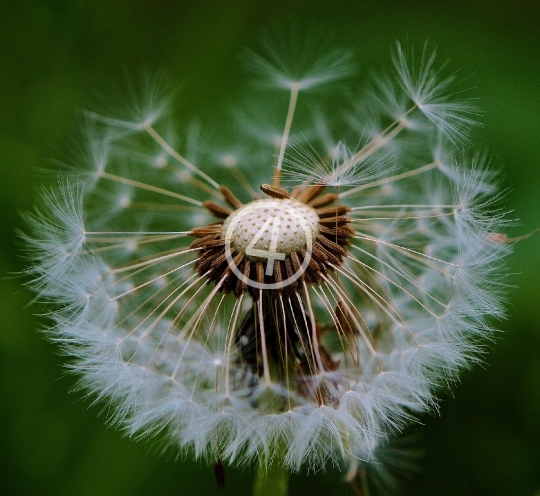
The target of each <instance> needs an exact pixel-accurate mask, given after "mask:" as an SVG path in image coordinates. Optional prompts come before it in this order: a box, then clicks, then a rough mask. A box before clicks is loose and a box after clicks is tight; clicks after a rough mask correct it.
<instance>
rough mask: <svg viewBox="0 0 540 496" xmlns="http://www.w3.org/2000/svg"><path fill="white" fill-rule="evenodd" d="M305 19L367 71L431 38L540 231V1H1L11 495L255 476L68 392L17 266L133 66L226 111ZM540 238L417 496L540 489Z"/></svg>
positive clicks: (519, 261)
mask: <svg viewBox="0 0 540 496" xmlns="http://www.w3.org/2000/svg"><path fill="white" fill-rule="evenodd" d="M291 19H292V20H294V21H295V22H296V23H297V26H299V29H300V30H320V31H321V34H326V33H333V34H334V37H335V39H336V40H337V41H338V42H340V43H341V44H342V45H345V46H350V47H352V48H354V50H355V53H356V56H357V58H358V60H359V63H360V68H361V76H362V75H365V74H366V72H367V71H366V69H369V68H372V67H381V66H386V65H387V62H388V61H389V54H390V49H391V47H392V46H393V44H394V42H395V40H396V39H399V40H406V39H407V38H408V40H409V41H410V43H411V44H414V45H416V46H420V45H421V44H422V43H423V41H424V40H425V39H429V40H434V41H435V42H436V44H437V45H438V46H439V49H440V52H441V53H442V54H448V55H449V56H450V57H451V59H452V63H451V67H453V68H460V74H461V75H469V74H470V75H471V76H470V78H469V79H468V82H469V81H470V82H471V83H470V84H471V85H472V86H475V87H476V89H475V94H477V95H479V96H480V97H481V100H480V106H481V107H482V109H483V110H484V111H485V115H484V117H483V118H482V120H483V123H484V127H483V128H481V129H477V130H475V132H474V141H475V142H476V143H479V144H481V145H484V146H487V147H489V148H490V149H491V150H492V151H493V152H494V153H495V155H496V157H497V158H498V159H499V161H500V163H501V164H503V170H504V177H503V179H502V186H503V187H504V188H507V189H508V190H509V191H510V192H509V194H508V196H507V199H506V201H505V204H504V205H505V208H507V209H508V210H511V211H512V214H511V216H512V217H513V218H517V219H520V222H519V223H518V224H517V225H516V226H515V227H513V228H512V229H511V230H510V231H509V234H510V235H512V236H516V235H519V234H523V233H527V232H530V231H532V230H534V229H535V228H537V227H539V226H540V215H539V207H538V202H539V198H540V34H539V32H540V2H539V1H529V2H524V1H513V2H510V1H502V0H490V1H487V0H486V1H484V0H468V1H461V0H459V1H454V0H452V1H448V2H442V1H440V2H439V1H433V2H427V1H409V0H407V1H396V2H389V1H371V2H364V1H352V0H351V1H337V0H326V1H318V0H311V1H306V2H291V1H290V0H289V1H285V0H277V1H273V0H237V1H233V2H227V1H223V2H217V1H211V0H197V1H190V2H174V1H172V0H170V1H165V0H153V1H142V0H118V1H114V0H109V1H107V0H93V1H81V0H50V1H45V0H40V1H37V0H35V1H32V0H26V1H25V0H2V2H1V3H0V212H1V216H0V223H1V229H0V236H1V240H0V276H2V280H1V291H0V494H6V495H49V494H50V495H71V496H79V495H92V496H93V495H126V496H128V495H130V496H131V495H154V494H159V495H161V494H163V495H182V496H183V495H192V494H210V495H211V494H218V493H219V494H223V495H228V494H230V495H236V494H245V493H249V491H250V488H251V487H252V478H253V475H252V473H250V472H249V471H248V470H245V471H239V470H233V469H227V484H226V488H225V489H224V490H223V491H221V492H220V491H218V489H217V488H216V485H215V481H214V476H213V470H212V468H211V467H210V468H208V467H205V466H200V465H199V464H196V463H194V462H191V461H175V460H173V459H171V458H170V457H167V456H160V455H159V453H157V452H156V450H155V449H154V448H153V447H152V445H149V444H148V443H136V442H132V441H130V440H128V439H125V438H124V437H123V436H122V434H120V433H118V432H116V431H114V430H111V429H109V428H107V427H106V426H105V422H106V421H105V418H106V412H102V414H101V415H100V416H98V414H99V413H100V408H99V407H89V402H88V401H87V400H85V399H84V398H83V395H82V393H76V392H75V393H68V391H69V390H70V389H71V388H72V386H73V385H74V383H75V379H74V378H73V377H70V376H65V374H64V371H63V368H62V363H63V359H62V357H60V356H59V355H58V350H57V348H56V347H55V346H54V345H52V344H50V343H48V342H47V341H45V339H44V338H43V336H42V335H40V333H39V332H38V328H39V327H40V326H41V325H43V324H44V320H43V319H41V318H40V317H37V316H35V315H33V314H34V312H35V311H36V307H32V306H28V302H29V301H30V299H31V294H30V293H29V292H28V291H27V290H26V289H24V288H21V284H22V282H23V278H21V277H19V276H17V275H16V273H17V272H19V271H21V270H22V268H23V267H24V266H25V263H26V262H25V261H24V259H23V258H22V257H21V244H22V243H21V242H20V241H18V239H17V237H16V234H15V230H16V228H17V227H18V226H19V227H20V226H21V224H22V222H21V220H20V216H19V213H20V212H21V211H24V210H28V209H30V208H31V206H32V204H33V203H34V201H35V199H36V196H37V195H36V188H37V186H38V185H39V184H40V183H41V182H42V181H43V178H42V177H41V176H40V169H42V168H51V167H52V163H53V160H54V159H55V158H62V157H63V156H64V155H65V149H66V148H67V147H69V146H70V138H71V137H73V136H75V135H76V132H75V131H76V128H77V126H78V124H77V112H78V110H79V109H81V108H84V107H85V106H86V105H87V104H88V103H89V102H90V101H92V99H93V98H94V97H95V96H96V94H97V95H99V94H100V92H105V93H106V91H107V88H108V87H109V83H110V82H118V81H122V78H123V77H124V73H125V72H127V73H137V71H139V70H140V68H141V67H142V68H148V69H149V70H150V71H155V70H158V69H163V70H164V71H165V72H166V74H167V75H168V78H169V79H170V80H172V81H178V82H182V84H183V86H182V87H183V90H182V110H183V112H185V114H186V115H194V114H196V113H198V112H199V111H200V112H202V113H203V114H205V115H207V116H208V115H210V116H211V115H212V113H213V112H214V109H216V108H217V107H219V106H220V105H222V104H223V102H228V101H230V100H231V99H232V98H231V95H233V96H234V97H236V96H238V91H237V84H238V71H236V68H237V67H238V65H239V59H238V52H239V51H240V49H241V47H243V46H245V45H247V46H255V45H256V41H257V39H258V38H259V35H260V32H261V30H262V29H263V28H264V27H266V26H268V25H273V24H283V23H290V21H291ZM539 254H540V233H539V234H537V235H536V236H532V237H531V238H529V239H527V240H525V241H521V242H519V243H518V244H517V245H516V246H515V253H514V255H513V256H512V258H511V261H510V265H511V271H512V272H513V273H514V275H513V276H512V278H511V282H512V284H514V285H515V286H516V288H515V289H513V290H512V291H511V298H510V304H509V306H508V319H507V320H506V321H504V322H502V323H501V324H500V327H501V328H502V329H503V330H504V331H505V332H504V333H503V334H501V335H500V338H499V341H498V343H497V344H496V345H495V346H493V351H492V352H490V354H489V356H488V357H487V365H485V366H484V367H476V368H475V369H474V370H473V371H472V372H469V373H466V374H465V375H464V377H463V380H462V383H461V384H460V385H459V386H458V387H457V388H455V392H454V394H453V395H452V396H451V395H446V396H445V397H444V398H443V402H442V408H441V410H440V415H439V416H436V417H430V416H426V417H425V418H423V419H422V422H423V423H425V424H426V425H425V426H424V427H423V428H421V429H419V432H420V440H419V444H420V446H421V447H422V448H423V449H424V451H425V453H426V456H425V458H424V459H423V462H422V469H423V471H422V474H420V475H418V476H417V477H415V478H414V479H413V481H412V483H411V486H410V487H409V489H408V492H407V491H406V492H405V494H414V495H479V496H483V495H486V496H490V495H505V496H507V495H510V496H512V495H531V496H532V495H540V329H539V327H540V326H539V323H540V298H539V296H540V271H539V267H540V262H539V258H540V257H539ZM342 477H343V474H339V473H332V472H331V473H329V474H327V475H325V476H323V475H310V476H306V475H299V476H294V477H292V479H291V484H290V494H291V495H303V494H310V495H311V496H315V495H325V496H330V495H332V494H348V492H347V491H348V489H347V488H346V487H345V486H344V485H342V484H341V482H340V480H341V479H342Z"/></svg>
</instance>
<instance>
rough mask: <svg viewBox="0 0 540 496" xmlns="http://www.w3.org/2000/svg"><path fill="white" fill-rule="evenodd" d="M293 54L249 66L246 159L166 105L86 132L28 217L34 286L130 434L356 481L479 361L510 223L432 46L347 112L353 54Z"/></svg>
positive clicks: (106, 120)
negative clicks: (339, 87) (337, 86)
mask: <svg viewBox="0 0 540 496" xmlns="http://www.w3.org/2000/svg"><path fill="white" fill-rule="evenodd" d="M302 46H304V45H302ZM302 46H300V47H296V48H294V49H293V50H292V52H290V53H289V52H280V51H279V50H277V49H274V48H269V47H267V49H266V52H265V53H264V54H263V55H256V54H253V53H252V54H251V55H250V56H249V58H250V64H251V66H252V69H253V71H254V72H255V74H256V75H257V76H259V77H260V78H263V79H264V80H265V82H266V83H268V84H269V85H271V86H272V87H273V88H274V89H276V93H277V96H276V95H273V96H272V97H271V99H270V104H268V105H266V106H265V104H264V103H265V101H266V100H265V99H264V98H265V97H261V96H260V94H257V95H256V96H255V97H254V98H256V102H255V103H254V102H253V101H251V102H250V103H249V104H248V108H251V111H243V112H238V111H237V112H236V116H237V120H236V124H232V123H231V124H230V126H229V125H228V129H226V130H225V131H224V133H225V134H224V135H225V136H235V137H236V138H235V139H236V141H234V140H233V138H230V137H228V138H227V140H226V141H227V142H226V143H225V144H223V143H220V142H219V140H215V143H214V140H213V139H212V140H208V141H205V140H203V139H202V138H201V135H204V134H205V133H203V132H202V130H203V129H205V123H203V122H200V121H193V122H191V123H190V124H189V125H187V126H186V128H185V129H186V132H185V138H184V139H178V138H177V137H176V136H175V133H174V132H173V131H172V130H173V126H172V125H171V123H170V122H169V117H168V116H167V115H168V113H167V105H168V104H166V103H167V102H169V100H168V99H167V98H162V97H160V96H159V95H158V94H157V89H156V88H157V87H152V89H151V91H150V92H149V95H148V98H147V102H146V103H145V102H142V103H141V102H140V101H139V103H137V104H135V105H133V106H132V107H133V108H132V109H131V110H130V111H124V112H118V115H117V116H113V117H104V116H103V115H102V114H98V113H91V112H90V113H88V114H87V118H88V120H89V122H91V124H89V129H90V131H89V132H88V133H87V135H86V139H87V142H88V143H87V146H86V152H85V153H84V156H83V157H82V159H81V169H80V171H79V172H77V170H76V168H75V167H70V168H69V171H68V172H67V174H66V176H67V177H66V178H61V179H60V182H59V186H58V187H57V188H56V189H55V190H47V191H45V192H44V193H43V206H42V207H40V208H39V209H37V210H36V211H35V212H34V213H32V214H30V215H28V224H29V231H30V232H31V234H29V235H26V236H25V237H26V239H27V241H28V247H29V248H28V251H29V254H30V256H31V257H32V259H33V260H34V262H33V265H32V266H31V267H30V268H29V269H28V273H29V274H30V276H31V277H32V282H31V284H32V286H33V288H34V290H35V291H36V295H37V296H36V299H39V300H41V301H43V302H45V303H46V304H47V305H48V308H49V310H48V312H49V315H50V316H51V318H52V320H53V323H52V325H51V329H50V332H49V334H50V336H51V337H52V339H53V340H54V341H56V342H58V343H59V344H60V346H61V347H62V349H63V351H64V352H65V353H66V354H69V355H72V356H73V357H75V358H74V361H73V363H72V365H71V366H70V367H71V370H73V371H74V372H75V373H77V374H79V376H80V377H81V384H82V387H84V388H85V389H86V390H87V391H88V392H89V394H91V395H93V397H94V398H95V401H97V402H106V403H107V404H108V405H109V406H110V411H111V412H113V414H112V415H113V418H112V419H111V421H112V422H113V423H115V424H117V425H119V426H121V427H122V428H124V429H125V430H126V432H127V433H129V434H130V435H133V436H135V437H140V438H144V437H148V436H152V435H154V434H156V433H157V432H161V431H164V432H165V434H166V438H167V439H168V441H169V443H170V444H171V445H173V446H174V447H175V448H176V449H178V450H180V451H181V452H184V453H189V454H191V455H193V456H195V457H196V458H201V459H206V460H208V461H210V462H212V463H213V462H215V461H216V460H220V461H222V462H224V463H230V464H237V465H241V466H242V465H246V464H249V463H251V462H254V461H255V460H258V462H259V463H262V464H263V465H264V464H270V463H280V464H281V465H283V466H285V467H286V468H289V469H291V470H300V469H301V468H302V467H304V466H307V467H309V468H311V469H314V470H319V469H321V468H324V467H326V466H329V465H331V464H336V465H343V464H349V465H350V466H351V467H352V468H351V470H353V469H354V470H353V472H354V473H356V471H357V469H358V467H359V466H360V465H361V464H359V462H358V461H359V460H366V461H374V460H375V461H376V459H377V457H378V456H379V455H380V454H381V453H388V452H389V451H388V450H386V451H385V447H387V446H389V444H388V443H389V440H390V438H391V437H392V435H393V433H395V432H398V431H400V430H401V429H403V428H404V427H406V426H407V425H408V424H409V423H410V422H411V421H413V420H414V419H415V418H416V417H417V416H418V415H419V414H421V413H422V412H424V411H428V410H433V409H436V405H437V396H436V393H437V390H438V388H440V387H446V386H447V385H449V384H452V383H453V382H454V381H455V380H456V379H457V377H458V373H459V371H460V369H462V368H463V367H465V366H467V365H469V364H471V363H474V362H476V361H478V360H479V359H480V357H481V355H482V347H481V346H479V343H481V342H482V341H483V340H485V339H489V338H490V336H492V333H493V331H492V329H491V327H490V325H489V324H488V323H487V322H488V321H489V318H490V317H491V316H496V317H500V316H502V314H503V306H502V304H501V298H502V295H503V293H504V265H503V260H504V256H505V255H506V254H507V253H508V251H509V248H508V245H507V244H506V243H504V242H503V241H504V239H505V238H504V233H503V228H504V226H505V225H506V221H505V217H504V213H502V212H501V211H500V210H499V209H498V207H497V206H496V201H497V200H498V199H499V198H498V196H497V194H496V191H497V185H496V177H495V176H494V174H493V173H492V172H490V171H489V167H490V164H491V161H490V159H489V155H488V154H487V153H485V152H479V153H470V152H462V151H458V150H457V149H456V144H458V143H461V144H466V143H467V142H466V141H465V140H464V137H465V136H466V135H467V134H468V131H469V127H470V126H472V125H473V121H472V119H473V117H472V116H473V111H472V110H471V108H470V107H468V106H467V105H465V104H464V103H462V102H461V100H460V99H459V97H458V99H457V100H456V99H455V98H453V96H452V93H449V88H450V83H451V79H452V77H450V78H445V77H444V76H443V75H442V74H443V71H444V68H442V67H441V66H440V65H437V63H436V59H435V55H434V52H433V50H432V49H431V48H429V47H424V48H423V50H422V52H421V54H420V56H419V57H416V56H415V55H414V54H411V53H408V52H407V51H406V50H404V49H402V48H401V47H400V46H398V48H397V50H396V52H395V55H394V65H395V74H394V76H393V78H389V77H386V78H375V79H374V80H373V81H372V83H371V88H369V89H368V91H367V93H365V94H364V96H358V97H356V96H354V97H353V96H351V101H349V102H348V108H347V109H346V111H345V112H335V110H334V109H330V111H328V109H326V110H325V107H324V106H316V105H312V101H313V99H314V98H315V95H316V92H312V91H311V90H313V89H316V88H322V87H324V88H327V89H331V88H333V87H334V86H333V85H334V83H337V82H339V81H342V80H344V79H348V78H350V76H351V74H352V69H351V64H350V61H351V59H350V56H349V55H346V53H345V52H342V51H339V52H336V51H332V50H329V51H327V52H324V55H322V56H315V55H314V52H313V51H311V52H309V50H307V48H306V46H304V48H302ZM299 60H300V62H298V61H299ZM279 91H282V93H281V94H280V93H279ZM350 94H351V95H353V94H354V95H356V94H359V95H361V93H359V92H351V93H350ZM321 98H322V97H321ZM276 99H277V100H279V101H280V103H281V106H276V105H274V103H275V101H276ZM266 107H267V110H268V112H265V108H266ZM126 108H127V109H128V110H129V108H130V106H129V105H128V106H127V107H126ZM303 108H304V109H305V108H307V109H308V110H310V112H304V113H303V114H302V109H303ZM253 109H255V110H253ZM313 109H316V110H313ZM263 114H264V115H263ZM306 115H308V116H311V117H310V118H308V119H305V118H304V119H302V117H305V116H306ZM343 115H345V117H344V118H343V119H342V118H341V116H343ZM276 117H279V119H277V118H276ZM227 122H229V121H227ZM234 126H236V127H234ZM229 127H230V129H229ZM350 135H353V137H354V138H353V139H352V141H351V139H350V138H347V136H350ZM340 136H343V137H342V138H341V137H340ZM233 141H234V142H233ZM88 157H90V160H89V158H88ZM89 161H90V162H91V165H88V163H89ZM209 164H214V165H213V166H210V165H209ZM89 171H90V172H89ZM501 240H502V241H501ZM390 451H391V450H390ZM380 458H381V460H380V461H382V462H384V463H386V459H387V457H386V455H380ZM390 458H391V457H390ZM351 477H352V476H351Z"/></svg>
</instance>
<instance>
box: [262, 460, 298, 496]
mask: <svg viewBox="0 0 540 496" xmlns="http://www.w3.org/2000/svg"><path fill="white" fill-rule="evenodd" d="M288 492H289V472H288V471H287V470H284V469H283V468H281V467H280V466H279V464H278V463H273V464H272V465H271V466H270V467H266V466H263V465H262V464H259V468H258V469H257V475H256V477H255V482H254V484H253V496H287V494H288Z"/></svg>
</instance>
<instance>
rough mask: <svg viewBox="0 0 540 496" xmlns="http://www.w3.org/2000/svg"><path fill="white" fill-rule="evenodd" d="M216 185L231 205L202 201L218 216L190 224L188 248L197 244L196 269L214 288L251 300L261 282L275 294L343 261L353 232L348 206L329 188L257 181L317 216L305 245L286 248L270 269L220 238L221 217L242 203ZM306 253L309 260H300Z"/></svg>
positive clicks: (269, 192)
mask: <svg viewBox="0 0 540 496" xmlns="http://www.w3.org/2000/svg"><path fill="white" fill-rule="evenodd" d="M219 189H220V192H221V195H222V197H223V200H224V201H225V202H226V203H227V204H228V205H230V207H232V208H230V207H227V206H224V205H222V204H220V203H217V202H214V201H206V202H204V206H205V208H206V209H207V210H208V211H209V212H210V213H212V214H213V215H215V216H216V217H218V218H220V219H221V220H219V221H217V222H215V223H212V224H209V225H207V226H203V227H196V228H194V229H192V230H191V232H190V234H191V235H192V236H195V237H197V239H196V240H195V241H193V243H192V244H191V248H196V249H198V250H199V256H198V259H197V262H196V264H195V266H196V268H197V271H198V272H199V274H200V275H201V276H204V277H206V278H207V279H208V281H214V282H215V283H216V284H219V286H220V287H219V290H220V291H223V292H225V293H229V292H231V291H232V292H234V294H235V296H236V297H239V296H240V295H242V294H244V293H245V292H246V291H247V292H249V294H250V295H251V296H252V298H253V299H255V300H258V298H259V297H260V292H259V291H258V290H257V287H258V286H261V285H263V284H267V285H268V284H270V285H274V286H275V288H276V289H272V290H270V292H273V291H275V292H276V293H277V294H282V293H290V292H297V291H298V288H299V287H300V286H301V285H302V283H303V282H306V283H307V284H316V283H318V282H319V281H320V280H321V279H322V278H323V277H324V276H325V275H326V274H327V273H328V272H329V271H333V270H334V269H335V268H336V267H339V266H340V265H342V264H343V258H344V257H345V256H346V253H347V246H348V245H349V244H350V241H349V239H350V238H351V237H352V235H353V233H354V231H353V230H352V229H351V228H350V227H349V222H350V220H349V219H348V218H347V216H346V214H347V213H348V212H349V211H350V209H349V207H347V206H345V205H339V204H334V203H335V202H336V201H337V195H335V194H334V193H326V194H323V193H324V191H325V189H326V186H325V185H322V184H319V185H314V186H306V187H299V188H295V189H294V190H293V191H292V192H291V193H290V194H289V192H288V191H287V190H286V189H285V188H281V187H277V186H272V185H269V184H263V185H262V186H261V191H262V192H263V193H265V194H266V195H267V196H268V197H270V198H273V199H276V200H289V199H294V200H296V201H298V202H301V203H302V204H304V205H307V206H308V207H311V208H312V209H314V211H315V212H316V214H317V217H318V229H317V232H316V235H315V236H314V239H313V240H312V243H311V246H305V247H304V248H302V249H300V250H296V251H292V252H290V253H287V254H286V255H285V256H284V257H283V256H282V257H281V258H284V259H278V260H276V259H275V260H270V261H269V263H273V264H274V266H273V270H271V275H268V273H267V272H268V271H265V266H264V263H263V262H262V261H260V260H256V259H253V257H249V256H246V252H245V251H244V250H241V251H238V250H236V249H235V248H234V247H233V245H232V243H231V240H228V239H224V232H223V231H224V223H225V222H226V219H227V218H228V217H229V216H230V215H231V214H233V213H234V212H235V210H237V209H239V208H242V207H243V206H244V204H243V203H242V202H241V201H240V200H238V198H236V196H234V194H233V193H232V192H231V191H230V190H229V189H228V188H226V187H225V186H221V187H220V188H219ZM233 209H235V210H233ZM308 252H309V253H308ZM306 257H307V258H308V259H309V261H308V263H307V264H304V261H305V260H306ZM303 265H305V267H303ZM234 268H236V270H233V269H234ZM265 272H266V273H265ZM237 274H242V275H243V277H238V275H237ZM248 280H251V281H253V282H254V283H256V284H254V285H253V286H252V285H250V284H248V283H247V281H248Z"/></svg>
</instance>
